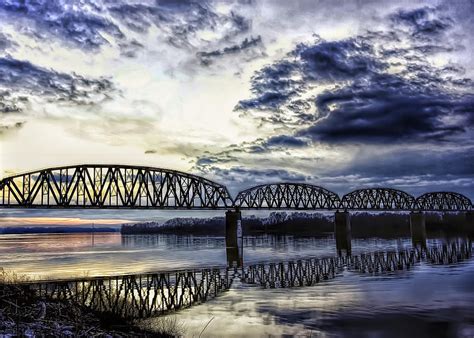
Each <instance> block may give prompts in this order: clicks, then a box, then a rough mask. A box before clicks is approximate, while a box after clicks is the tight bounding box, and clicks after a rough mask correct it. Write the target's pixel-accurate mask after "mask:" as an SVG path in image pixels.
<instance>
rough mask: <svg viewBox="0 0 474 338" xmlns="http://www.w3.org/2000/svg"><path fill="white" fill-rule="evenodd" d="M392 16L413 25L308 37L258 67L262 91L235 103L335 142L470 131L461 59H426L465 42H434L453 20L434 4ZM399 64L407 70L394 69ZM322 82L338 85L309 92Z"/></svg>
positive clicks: (433, 137) (472, 102) (470, 104)
mask: <svg viewBox="0 0 474 338" xmlns="http://www.w3.org/2000/svg"><path fill="white" fill-rule="evenodd" d="M389 18H390V20H391V21H392V22H396V23H398V24H399V25H400V26H407V27H409V28H410V32H409V33H406V32H403V31H401V30H400V31H399V30H393V31H388V32H373V31H369V32H367V33H366V34H365V35H360V36H357V37H353V38H349V39H345V40H340V41H322V40H319V41H317V42H316V43H315V44H313V45H311V44H300V45H298V46H297V47H296V48H295V49H294V50H293V51H292V52H290V53H289V56H288V57H287V58H284V59H283V60H280V61H277V62H275V63H273V64H270V65H267V66H265V67H264V68H262V69H261V70H259V71H257V72H256V73H255V75H254V76H253V77H252V80H251V81H252V82H251V84H252V87H251V90H252V93H253V96H254V97H253V98H251V99H247V100H241V101H239V102H238V104H237V105H236V107H235V109H236V110H239V111H244V112H245V113H246V114H252V111H262V112H264V113H266V114H268V116H264V117H262V116H261V115H262V114H259V115H258V116H259V118H260V119H261V121H262V122H264V123H273V124H286V125H290V124H291V125H292V126H293V128H295V129H299V131H298V132H297V134H296V135H297V136H307V137H311V138H312V139H313V140H318V141H323V142H328V143H344V142H348V143H385V142H424V141H426V140H429V141H441V142H445V141H447V140H452V139H453V138H455V137H462V136H463V135H464V137H466V136H465V135H466V134H467V133H468V132H469V131H470V130H471V129H472V127H473V126H474V124H473V120H474V119H473V114H474V94H473V89H474V87H473V85H472V80H470V79H466V78H462V75H463V70H462V69H461V68H460V67H458V66H457V65H452V66H448V67H444V68H436V67H434V66H431V65H430V64H429V63H428V62H427V60H426V57H427V55H433V54H436V53H439V52H449V51H452V50H455V49H457V48H460V47H459V46H453V45H451V44H449V43H448V44H444V45H443V44H441V43H440V42H439V41H436V43H433V41H428V42H427V37H428V36H430V37H433V39H434V37H438V36H440V35H441V34H444V33H446V32H447V31H449V29H450V28H451V26H452V25H451V24H452V22H453V20H452V19H451V18H448V17H446V16H444V15H443V14H440V11H439V10H436V9H431V8H420V9H416V10H411V11H403V10H401V11H398V12H396V13H395V14H393V15H391V16H390V17H389ZM420 37H423V38H422V39H420ZM402 40H408V41H409V42H411V44H409V45H407V46H404V47H403V48H399V47H397V44H393V43H390V42H397V41H402ZM381 42H384V43H381ZM405 45H406V44H405ZM393 57H397V58H399V60H396V59H395V60H394V59H393ZM401 60H403V61H404V62H403V63H401V62H400V61H401ZM392 66H393V67H397V66H398V67H401V68H402V70H401V71H399V72H398V73H397V74H393V73H392V72H388V69H389V68H390V67H392ZM321 84H334V87H333V88H330V89H327V90H325V91H324V92H322V93H320V94H317V95H316V96H313V97H310V98H305V99H303V98H301V97H302V94H303V93H307V92H308V90H310V89H311V87H312V86H315V85H316V86H317V85H321ZM312 107H314V110H315V111H314V112H311V109H312ZM301 127H303V128H301Z"/></svg>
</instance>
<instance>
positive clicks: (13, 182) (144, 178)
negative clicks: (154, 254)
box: [0, 164, 233, 209]
mask: <svg viewBox="0 0 474 338" xmlns="http://www.w3.org/2000/svg"><path fill="white" fill-rule="evenodd" d="M232 205H233V201H232V198H231V197H230V194H229V192H228V190H227V188H226V187H225V186H223V185H220V184H218V183H215V182H212V181H210V180H207V179H205V178H202V177H199V176H196V175H191V174H187V173H183V172H179V171H174V170H168V169H160V168H152V167H139V166H124V165H97V164H84V165H78V166H67V167H57V168H49V169H43V170H39V171H33V172H28V173H25V174H20V175H15V176H11V177H7V178H5V179H3V180H1V181H0V206H1V207H15V208H17V207H24V208H25V207H26V208H35V207H41V208H104V209H106V208H136V209H140V208H143V209H147V208H150V209H152V208H153V209H191V208H194V209H220V208H228V207H231V206H232Z"/></svg>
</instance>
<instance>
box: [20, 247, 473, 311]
mask: <svg viewBox="0 0 474 338" xmlns="http://www.w3.org/2000/svg"><path fill="white" fill-rule="evenodd" d="M471 257H472V243H471V241H467V240H466V241H464V240H463V241H461V240H459V241H454V242H452V243H450V244H445V245H441V246H434V247H431V248H428V249H427V248H425V247H422V246H419V247H413V248H410V249H403V250H399V251H379V252H372V253H363V254H360V255H338V256H336V257H327V258H317V257H313V258H307V259H300V260H293V261H285V262H267V263H258V264H251V265H248V266H243V267H237V266H233V267H232V266H231V267H215V268H208V269H195V270H181V271H169V272H156V273H142V274H136V275H124V276H109V277H93V278H81V279H71V280H57V281H44V282H30V283H24V284H23V285H22V287H23V288H24V289H25V292H33V293H34V294H36V295H37V296H40V297H43V298H49V299H57V300H63V301H70V302H74V303H76V304H80V305H82V306H84V307H87V308H89V309H91V310H93V311H98V312H108V313H111V314H114V315H118V316H120V317H123V318H128V319H131V318H148V317H153V316H158V315H163V314H166V313H169V312H171V311H178V310H181V309H184V308H188V307H190V306H193V305H197V304H200V303H203V302H206V301H208V300H211V299H213V298H214V297H217V296H218V295H220V294H221V293H223V292H225V291H226V290H228V289H229V288H230V287H231V285H232V282H233V281H234V280H235V278H237V279H240V280H241V282H242V283H244V284H249V285H257V286H260V287H263V288H288V287H303V286H311V285H315V284H317V283H320V282H321V281H324V280H328V279H331V278H335V277H336V276H338V275H342V272H343V271H345V270H346V271H350V272H356V273H361V274H367V273H368V274H384V273H394V274H395V273H397V272H399V271H407V270H410V269H412V268H413V267H414V266H415V265H416V264H418V263H421V262H424V263H426V264H432V265H439V264H456V263H459V262H461V261H464V260H467V259H470V258H471ZM240 262H242V260H241V257H240Z"/></svg>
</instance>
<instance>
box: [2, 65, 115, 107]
mask: <svg viewBox="0 0 474 338" xmlns="http://www.w3.org/2000/svg"><path fill="white" fill-rule="evenodd" d="M112 87H113V85H112V83H111V82H110V81H109V80H107V79H104V78H99V79H88V78H85V77H83V76H80V75H77V74H72V75H70V74H66V73H59V72H56V71H54V70H50V69H45V68H41V67H38V66H35V65H33V64H32V63H30V62H28V61H20V60H16V59H13V58H11V57H5V58H0V88H7V89H9V90H11V91H19V92H22V93H27V94H32V95H38V96H42V97H46V98H50V99H54V100H58V101H72V102H75V103H91V102H93V101H94V98H95V95H98V94H106V93H108V92H110V91H111V90H113V88H112Z"/></svg>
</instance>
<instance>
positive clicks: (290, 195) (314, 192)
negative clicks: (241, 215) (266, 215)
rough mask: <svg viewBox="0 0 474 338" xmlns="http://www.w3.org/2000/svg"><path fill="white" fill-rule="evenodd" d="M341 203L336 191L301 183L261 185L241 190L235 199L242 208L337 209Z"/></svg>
mask: <svg viewBox="0 0 474 338" xmlns="http://www.w3.org/2000/svg"><path fill="white" fill-rule="evenodd" d="M339 204H340V200H339V196H338V195H337V194H336V193H334V192H332V191H329V190H327V189H324V188H321V187H318V186H315V185H311V184H299V183H276V184H265V185H259V186H256V187H253V188H250V189H247V190H244V191H241V192H239V194H238V195H237V197H236V199H235V205H236V207H238V208H241V209H301V210H315V209H337V208H338V207H339Z"/></svg>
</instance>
